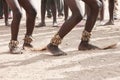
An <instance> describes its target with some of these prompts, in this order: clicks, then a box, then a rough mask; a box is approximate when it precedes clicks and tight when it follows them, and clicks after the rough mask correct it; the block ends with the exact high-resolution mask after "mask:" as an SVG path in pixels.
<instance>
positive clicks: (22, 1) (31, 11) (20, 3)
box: [6, 0, 37, 54]
mask: <svg viewBox="0 0 120 80" xmlns="http://www.w3.org/2000/svg"><path fill="white" fill-rule="evenodd" d="M6 2H7V3H8V5H9V6H10V8H11V9H12V11H13V20H12V23H11V40H10V43H9V49H10V52H11V53H13V54H20V53H22V51H21V49H20V48H19V47H18V44H19V41H18V32H19V26H20V21H21V17H22V12H21V7H23V8H24V9H25V11H26V18H27V19H26V34H25V37H24V44H23V47H33V46H32V44H31V42H32V33H33V29H34V24H35V18H36V14H37V13H36V10H35V8H34V6H33V4H32V0H6Z"/></svg>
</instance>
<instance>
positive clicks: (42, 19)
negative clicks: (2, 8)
mask: <svg viewBox="0 0 120 80" xmlns="http://www.w3.org/2000/svg"><path fill="white" fill-rule="evenodd" d="M46 4H47V0H41V22H40V23H39V24H38V25H36V27H43V26H46V24H45V12H46Z"/></svg>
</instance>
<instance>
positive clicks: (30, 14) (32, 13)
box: [28, 8, 37, 18]
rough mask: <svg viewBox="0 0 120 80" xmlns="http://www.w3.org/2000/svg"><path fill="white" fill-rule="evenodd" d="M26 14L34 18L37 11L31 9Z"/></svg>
mask: <svg viewBox="0 0 120 80" xmlns="http://www.w3.org/2000/svg"><path fill="white" fill-rule="evenodd" d="M28 15H29V16H30V17H31V18H35V17H36V15H37V11H36V9H34V8H33V9H31V10H30V11H29V12H28Z"/></svg>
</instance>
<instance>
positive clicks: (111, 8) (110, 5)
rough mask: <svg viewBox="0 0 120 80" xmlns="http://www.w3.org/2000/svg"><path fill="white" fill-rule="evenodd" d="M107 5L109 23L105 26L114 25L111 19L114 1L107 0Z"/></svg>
mask: <svg viewBox="0 0 120 80" xmlns="http://www.w3.org/2000/svg"><path fill="white" fill-rule="evenodd" d="M108 3H109V21H108V22H107V23H106V24H105V25H114V18H113V12H114V5H115V4H114V0H108Z"/></svg>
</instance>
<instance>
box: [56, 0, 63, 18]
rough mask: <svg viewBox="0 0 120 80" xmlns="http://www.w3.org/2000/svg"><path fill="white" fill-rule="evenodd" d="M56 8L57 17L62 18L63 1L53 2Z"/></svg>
mask: <svg viewBox="0 0 120 80" xmlns="http://www.w3.org/2000/svg"><path fill="white" fill-rule="evenodd" d="M55 3H56V7H57V10H58V17H61V16H63V1H62V0H55Z"/></svg>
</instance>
